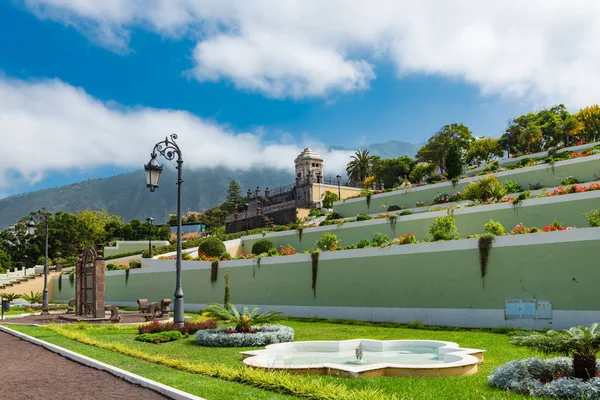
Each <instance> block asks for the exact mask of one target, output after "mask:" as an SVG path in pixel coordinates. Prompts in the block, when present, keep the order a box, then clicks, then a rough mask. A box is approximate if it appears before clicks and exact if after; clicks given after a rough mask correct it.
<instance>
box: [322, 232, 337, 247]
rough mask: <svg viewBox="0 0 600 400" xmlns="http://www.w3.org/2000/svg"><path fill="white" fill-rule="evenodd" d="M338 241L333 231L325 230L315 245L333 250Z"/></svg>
mask: <svg viewBox="0 0 600 400" xmlns="http://www.w3.org/2000/svg"><path fill="white" fill-rule="evenodd" d="M339 242H340V239H339V238H338V237H337V235H336V234H335V233H329V232H326V233H324V234H323V236H321V239H319V241H318V242H317V247H318V248H319V249H320V250H323V251H328V250H334V249H335V248H336V247H337V245H338V243H339Z"/></svg>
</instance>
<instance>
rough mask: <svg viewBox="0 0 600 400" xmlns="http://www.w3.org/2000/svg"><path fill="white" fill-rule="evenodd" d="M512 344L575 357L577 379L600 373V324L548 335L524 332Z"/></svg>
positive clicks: (513, 339) (514, 337)
mask: <svg viewBox="0 0 600 400" xmlns="http://www.w3.org/2000/svg"><path fill="white" fill-rule="evenodd" d="M511 343H513V344H516V345H519V346H527V347H531V348H533V349H535V350H539V351H542V352H544V353H546V354H548V353H562V354H564V355H566V356H571V357H573V375H574V376H575V378H580V379H584V380H587V379H590V378H594V377H595V376H596V374H597V373H598V371H597V367H596V353H598V351H600V324H598V323H595V324H592V326H590V327H589V328H585V327H583V326H579V327H574V328H569V329H565V330H562V331H560V332H557V331H553V330H550V331H548V332H546V333H540V332H524V333H521V334H518V335H516V336H513V338H512V340H511Z"/></svg>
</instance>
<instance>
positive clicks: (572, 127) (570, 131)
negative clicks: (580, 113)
mask: <svg viewBox="0 0 600 400" xmlns="http://www.w3.org/2000/svg"><path fill="white" fill-rule="evenodd" d="M582 129H583V124H582V123H581V122H580V121H579V120H578V119H577V118H575V116H573V115H571V116H569V117H567V118H565V120H564V121H563V122H562V123H561V124H560V130H561V131H562V133H563V135H565V147H568V146H569V139H570V138H571V137H572V136H577V134H578V133H579V132H581V130H582Z"/></svg>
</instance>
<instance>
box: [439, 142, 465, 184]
mask: <svg viewBox="0 0 600 400" xmlns="http://www.w3.org/2000/svg"><path fill="white" fill-rule="evenodd" d="M463 167H464V162H463V159H462V154H461V152H460V148H459V147H458V144H457V143H452V144H450V147H448V151H446V154H445V155H444V168H445V170H446V176H447V177H448V179H457V178H458V177H459V176H461V175H462V173H463Z"/></svg>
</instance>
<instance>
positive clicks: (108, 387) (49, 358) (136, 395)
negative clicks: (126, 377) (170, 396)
mask: <svg viewBox="0 0 600 400" xmlns="http://www.w3.org/2000/svg"><path fill="white" fill-rule="evenodd" d="M0 399H2V400H13V399H14V400H29V399H35V400H51V399H52V400H53V399H56V400H70V399H73V400H75V399H77V400H92V399H102V400H112V399H114V400H117V399H118V400H125V399H144V400H158V399H162V400H164V399H165V397H164V396H162V395H160V394H158V393H156V392H154V391H152V390H149V389H145V388H143V387H141V386H138V385H134V384H131V383H128V382H125V381H123V380H122V379H119V378H117V377H115V376H113V375H111V374H109V373H108V372H104V371H99V370H97V369H94V368H90V367H86V366H84V365H81V364H79V363H76V362H74V361H71V360H68V359H66V358H64V357H61V356H59V355H58V354H55V353H52V352H51V351H49V350H46V349H44V348H42V347H40V346H37V345H35V344H32V343H28V342H26V341H24V340H21V339H19V338H17V337H14V336H12V335H9V334H8V333H4V332H0Z"/></svg>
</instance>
